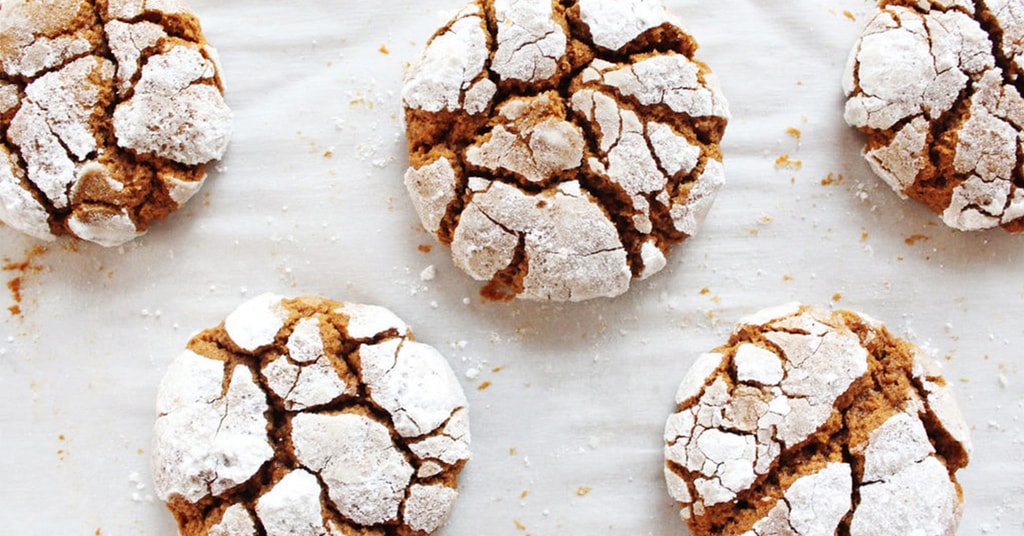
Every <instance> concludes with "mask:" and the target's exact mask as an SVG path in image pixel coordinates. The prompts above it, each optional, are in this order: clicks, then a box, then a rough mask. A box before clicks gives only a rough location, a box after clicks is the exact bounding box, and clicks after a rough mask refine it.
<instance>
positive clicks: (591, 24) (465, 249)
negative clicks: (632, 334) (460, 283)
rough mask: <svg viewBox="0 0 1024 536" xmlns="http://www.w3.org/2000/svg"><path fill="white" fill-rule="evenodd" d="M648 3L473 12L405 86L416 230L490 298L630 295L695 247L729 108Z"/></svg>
mask: <svg viewBox="0 0 1024 536" xmlns="http://www.w3.org/2000/svg"><path fill="white" fill-rule="evenodd" d="M696 49H697V44H696V43H695V42H694V40H693V38H692V37H691V36H690V35H689V34H687V33H686V31H685V30H684V29H683V28H682V25H681V23H680V22H679V21H678V19H677V18H676V17H675V16H674V15H672V14H671V13H669V12H668V11H667V10H666V8H665V7H664V5H663V4H662V3H661V1H660V0H625V1H621V0H565V1H560V2H558V1H551V0H478V1H477V2H474V3H471V4H469V5H468V6H466V7H465V8H463V9H462V11H461V12H460V13H459V14H458V15H457V16H456V17H455V19H454V20H452V21H451V22H449V23H448V25H446V26H445V27H444V28H442V29H441V30H439V31H438V32H437V33H436V34H435V35H434V37H433V38H432V39H431V40H430V42H429V43H428V45H427V47H426V50H425V51H424V53H423V55H422V57H421V58H420V59H419V60H418V61H416V62H415V63H414V64H413V65H412V67H411V68H410V70H409V72H408V73H407V75H406V80H405V86H404V89H403V101H404V104H405V108H406V126H407V136H408V142H409V158H410V168H409V170H408V172H407V173H406V177H405V182H406V186H407V187H408V189H409V193H410V195H411V197H412V201H413V204H414V206H415V208H416V210H417V212H418V214H419V216H420V219H421V221H422V223H423V226H424V228H425V229H426V230H427V231H428V232H430V233H432V234H434V235H435V236H436V237H437V238H438V240H439V241H441V242H442V243H444V244H447V245H449V246H450V247H451V250H452V257H453V260H454V262H455V264H456V265H457V266H458V267H459V268H460V269H462V270H463V271H465V272H466V273H467V274H469V275H470V276H472V277H473V278H474V279H476V280H478V281H482V282H486V285H485V286H484V288H483V290H482V292H481V293H482V294H483V296H485V297H486V298H488V299H492V300H511V299H513V298H517V297H519V298H526V299H532V300H543V301H583V300H588V299H592V298H597V297H613V296H617V295H620V294H622V293H624V292H626V291H627V290H628V288H629V285H630V282H631V281H632V280H633V279H643V278H646V277H649V276H651V275H652V274H654V273H656V272H658V271H660V270H661V269H662V268H664V267H665V265H666V257H665V255H666V254H667V253H668V251H669V250H670V248H671V247H672V246H673V245H675V244H677V243H679V242H681V241H683V240H684V239H686V238H687V237H689V236H691V235H693V234H695V233H696V232H697V230H698V228H699V227H700V225H701V223H702V222H703V220H704V217H705V215H706V214H707V212H708V210H709V209H710V208H711V204H712V202H713V200H714V197H715V195H716V194H717V192H718V190H719V189H720V187H721V186H722V184H723V175H724V173H723V169H722V164H721V160H722V155H721V151H720V150H719V146H718V144H719V142H720V140H721V138H722V136H723V134H724V131H725V127H726V123H727V121H728V117H729V112H728V105H727V103H726V101H725V98H724V97H723V96H722V94H721V92H720V91H719V89H718V82H717V79H716V78H715V76H714V75H713V74H712V73H711V72H710V70H709V69H708V68H707V66H705V65H704V64H703V63H701V62H699V61H697V60H695V59H694V52H695V51H696Z"/></svg>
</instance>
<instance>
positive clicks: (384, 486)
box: [152, 294, 470, 536]
mask: <svg viewBox="0 0 1024 536" xmlns="http://www.w3.org/2000/svg"><path fill="white" fill-rule="evenodd" d="M157 409H158V414H159V417H158V418H157V421H156V425H155V428H154V432H153V449H152V465H153V468H154V481H155V490H156V492H157V494H158V496H159V497H160V498H161V499H162V500H164V501H166V502H167V504H168V507H169V508H170V510H171V511H172V512H173V513H174V515H175V518H176V519H177V521H178V525H179V529H180V532H181V534H183V535H187V536H192V535H204V536H205V535H211V536H218V535H230V536H256V535H258V534H259V535H268V536H287V535H294V534H317V535H324V536H341V535H352V534H360V535H366V536H371V535H374V536H389V535H391V536H423V535H426V534H430V533H432V532H434V531H435V530H437V529H438V528H439V527H440V526H441V525H443V524H444V522H445V520H446V519H447V517H448V514H449V513H450V511H451V509H452V507H453V506H454V504H455V500H456V498H457V497H458V491H457V489H456V486H457V476H458V474H459V472H460V471H461V469H462V467H463V465H464V464H465V463H466V461H467V460H468V459H469V443H470V434H469V422H468V413H467V412H468V409H467V404H466V398H465V395H464V394H463V391H462V387H461V386H460V385H459V383H458V380H457V379H456V377H455V375H454V373H453V372H452V371H451V369H450V368H449V366H448V363H447V361H446V360H445V359H444V357H442V356H441V355H440V354H439V353H438V352H437V351H436V350H434V349H433V348H431V347H429V346H427V345H424V344H421V343H418V342H415V341H414V340H413V337H412V334H411V333H410V332H409V330H408V328H407V327H406V325H405V324H404V323H403V322H402V321H401V320H399V319H398V318H397V317H395V315H394V314H392V313H391V312H389V311H387V310H386V309H383V308H380V307H375V306H365V305H356V304H345V303H338V302H333V301H329V300H326V299H323V298H318V297H308V296H307V297H302V298H297V299H293V300H292V299H285V298H282V297H281V296H276V295H273V294H266V295H263V296H259V297H257V298H254V299H252V300H250V301H249V302H246V303H245V304H243V305H242V306H240V307H239V308H238V309H237V310H236V311H234V312H233V313H231V314H230V315H229V316H228V317H227V318H226V319H225V321H224V323H223V324H222V325H221V326H219V327H217V328H214V329H211V330H207V331H204V332H203V333H200V334H199V335H197V336H196V337H195V338H193V339H192V341H191V342H190V343H189V347H188V349H187V350H186V351H185V352H184V353H182V354H181V355H180V356H179V357H178V358H177V359H176V360H175V361H174V362H173V363H172V364H171V367H170V369H169V370H168V371H167V374H166V376H165V377H164V380H163V382H162V383H161V386H160V391H159V396H158V399H157Z"/></svg>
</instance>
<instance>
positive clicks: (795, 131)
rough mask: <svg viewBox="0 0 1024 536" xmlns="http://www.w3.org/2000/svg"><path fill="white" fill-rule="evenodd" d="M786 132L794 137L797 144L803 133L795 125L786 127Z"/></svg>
mask: <svg viewBox="0 0 1024 536" xmlns="http://www.w3.org/2000/svg"><path fill="white" fill-rule="evenodd" d="M786 134H789V135H790V136H792V137H794V138H796V142H797V143H798V144H799V143H800V139H801V138H802V137H803V133H802V132H800V129H799V128H796V127H789V128H787V129H786Z"/></svg>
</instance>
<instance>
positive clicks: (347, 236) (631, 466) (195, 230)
mask: <svg viewBox="0 0 1024 536" xmlns="http://www.w3.org/2000/svg"><path fill="white" fill-rule="evenodd" d="M191 4H192V7H193V8H194V10H195V11H196V12H197V13H198V14H199V15H200V17H201V19H202V21H203V26H204V30H205V32H206V35H207V37H208V39H209V40H210V42H211V43H213V44H214V45H215V46H216V47H217V48H218V49H219V51H220V54H221V59H222V62H223V67H224V70H225V72H224V74H225V81H226V84H227V88H228V90H227V91H228V102H229V104H230V105H231V106H232V107H233V109H234V111H235V119H236V123H235V135H234V139H233V142H232V145H231V148H230V149H229V152H228V155H227V157H226V158H225V159H224V161H223V162H222V163H221V164H220V165H218V166H217V168H216V170H214V171H213V172H212V174H211V178H210V180H209V182H208V183H207V185H206V186H205V187H204V189H203V191H202V192H201V193H200V194H199V195H198V196H197V197H196V198H195V199H194V200H193V201H192V202H191V204H190V205H188V206H187V207H186V208H185V209H183V210H182V211H180V212H179V213H177V214H175V215H173V216H172V217H171V218H170V219H169V220H167V221H165V222H162V223H160V224H158V225H156V226H155V228H154V229H153V230H152V231H151V232H150V233H149V234H148V235H146V236H145V237H143V238H141V239H139V240H137V241H135V242H133V243H131V244H129V245H127V246H125V247H122V248H120V249H114V250H104V249H102V248H99V247H96V246H93V245H90V244H70V243H68V242H66V241H58V242H56V243H54V244H49V245H46V246H45V248H46V249H45V251H44V252H42V253H41V254H39V255H38V256H35V257H34V258H32V260H31V266H32V268H30V269H28V270H23V271H22V270H8V271H6V272H5V273H4V274H3V275H5V276H6V279H12V278H15V277H18V276H23V279H22V289H21V292H22V296H21V298H22V301H21V303H20V307H21V309H22V314H21V315H7V314H6V313H3V314H4V318H3V319H2V321H0V475H2V476H0V527H2V528H0V533H3V534H12V535H36V534H61V535H65V534H66V535H96V534H102V535H145V536H168V535H173V534H175V533H176V532H175V525H174V521H173V518H172V517H171V515H170V513H168V512H167V511H166V509H165V508H164V506H163V504H162V503H160V502H159V501H158V500H156V499H155V498H154V497H153V495H152V485H151V481H150V476H149V473H150V471H149V463H148V456H149V440H150V431H151V427H152V422H153V418H154V409H153V404H154V397H155V393H156V386H157V384H158V382H159V380H160V378H161V376H162V374H163V371H164V369H165V367H166V366H167V364H168V363H169V362H170V361H171V360H172V359H173V358H174V356H175V355H176V354H177V353H178V352H179V351H180V350H181V349H182V348H183V347H184V345H185V343H186V341H187V340H188V338H189V337H190V336H191V335H192V334H193V333H194V332H196V331H199V330H201V329H204V328H207V327H211V326H214V325H216V324H217V323H219V322H220V321H221V320H222V319H223V318H224V316H225V315H226V314H227V313H229V312H230V311H231V310H232V309H234V307H235V306H237V305H238V304H239V303H241V302H242V301H243V300H245V299H247V298H249V297H253V296H255V295H257V294H259V293H262V292H266V291H273V292H278V293H282V294H287V295H298V294H304V293H312V294H321V295H324V296H328V297H331V298H333V299H337V300H346V301H355V302H364V303H373V304H379V305H383V306H387V307H389V308H391V309H392V310H394V311H395V312H396V313H398V314H399V315H400V316H401V317H402V318H403V319H404V320H406V321H407V322H408V323H409V324H410V325H411V326H412V327H413V329H414V331H415V333H416V335H417V337H418V339H419V340H421V341H423V342H426V343H429V344H432V345H435V346H436V347H438V348H439V349H441V350H442V351H443V352H444V353H445V354H446V355H447V356H448V357H449V359H450V360H451V363H452V366H453V367H454V368H455V370H456V373H457V374H458V375H459V377H460V378H461V379H462V380H463V382H464V386H465V389H466V391H467V393H468V395H469V398H470V402H471V425H472V432H473V447H474V448H473V450H474V459H473V461H472V462H471V463H470V464H469V465H468V466H467V468H466V470H465V471H464V472H463V476H462V479H461V483H462V485H461V493H462V496H461V498H460V500H459V502H458V504H457V506H456V509H455V511H454V512H453V515H452V518H451V520H450V523H449V524H448V526H447V527H446V528H445V529H443V530H442V531H441V532H440V534H442V535H444V536H455V535H478V534H493V535H506V534H507V535H515V534H527V533H529V534H533V535H582V534H587V535H595V534H621V535H654V536H668V535H674V534H687V530H686V528H685V526H684V525H683V523H682V522H680V521H679V519H678V517H677V514H676V509H675V508H674V505H673V504H672V502H671V500H670V499H669V498H668V495H667V492H666V491H665V485H664V483H663V480H662V472H661V471H662V469H661V468H662V463H663V462H662V460H663V458H662V439H661V437H662V429H663V426H664V422H665V419H666V417H667V416H668V414H669V412H670V411H671V409H672V397H673V394H674V392H675V390H676V387H677V385H678V383H679V382H680V380H681V379H682V377H683V375H684V374H685V372H686V370H687V368H688V367H689V365H690V364H691V363H692V361H693V359H694V358H695V357H696V356H697V355H698V354H699V353H701V352H703V351H706V350H709V349H711V348H713V347H715V346H717V345H719V344H722V343H724V342H725V340H726V339H727V337H728V333H729V332H730V331H731V329H732V324H733V323H734V322H735V321H736V320H738V319H739V318H740V317H741V316H743V315H746V314H749V313H753V312H755V311H757V310H759V309H761V308H764V307H768V306H774V305H779V304H781V303H784V302H788V301H793V300H799V301H803V302H807V303H816V304H822V305H830V304H831V305H832V306H835V307H843V308H851V309H855V310H860V311H863V312H865V313H868V314H870V315H872V316H874V317H876V318H878V319H880V320H883V321H885V322H886V323H887V324H888V326H889V327H890V329H891V330H892V331H893V332H894V333H896V334H897V335H900V336H904V337H907V338H910V339H911V340H913V341H915V342H917V343H918V344H920V345H922V346H924V347H925V348H927V349H928V350H929V351H930V352H932V353H933V354H935V355H936V357H938V358H939V359H940V361H942V362H943V364H944V366H945V373H946V377H947V379H948V380H949V381H950V382H951V383H953V384H954V385H955V388H956V392H957V394H958V396H959V400H960V402H961V405H962V407H963V409H964V411H965V414H966V416H967V418H968V420H969V421H970V423H971V424H972V425H973V428H974V430H973V432H974V442H975V445H976V449H975V454H974V459H973V462H972V464H971V466H970V467H969V468H968V469H967V470H965V471H962V472H961V473H960V478H961V482H962V483H963V485H964V493H965V495H966V500H967V507H966V511H965V515H964V520H963V524H962V526H961V530H960V534H1011V535H1012V534H1020V533H1022V532H1024V521H1022V519H1024V501H1022V500H1021V499H1020V497H1021V496H1022V494H1024V431H1022V423H1021V417H1022V416H1024V375H1022V374H1021V362H1022V360H1024V355H1022V350H1021V348H1022V347H1024V322H1022V321H1021V320H1020V318H1021V311H1022V310H1024V273H1022V269H1021V266H1022V265H1024V237H1014V236H1010V235H1008V234H1006V233H1004V232H1002V231H992V232H986V233H977V234H964V233H958V232H954V231H950V230H948V229H946V228H945V227H944V226H943V225H941V223H940V222H939V220H938V219H937V218H936V217H935V216H933V215H932V214H931V213H930V212H928V211H927V210H926V209H924V208H922V207H919V206H917V205H914V204H910V203H904V202H902V201H900V200H899V199H898V198H897V197H896V195H895V194H894V193H892V192H891V190H889V189H888V187H887V186H885V185H884V184H883V183H882V182H881V181H880V180H878V179H876V178H875V177H874V176H873V175H872V173H871V171H870V169H869V168H868V166H867V165H866V164H865V163H864V162H863V161H862V159H861V156H860V148H861V145H862V142H863V140H862V138H861V136H860V135H858V134H857V133H856V132H853V131H852V130H851V129H849V128H847V127H846V126H845V125H844V123H843V121H842V105H843V97H842V94H841V91H840V85H839V81H840V74H841V71H842V67H843V65H844V64H845V62H846V57H847V54H848V51H849V49H850V47H851V46H852V45H853V43H854V41H855V39H856V36H857V34H858V32H859V30H860V27H861V26H862V25H863V24H864V23H865V22H866V19H867V14H868V13H869V11H870V10H871V9H872V7H873V5H872V4H871V3H870V2H868V1H865V0H832V1H824V0H790V1H786V2H782V1H775V0H733V1H729V2H699V1H695V0H670V1H669V2H668V4H669V5H670V7H671V8H672V9H673V10H674V11H675V12H676V13H677V14H679V15H680V16H681V17H682V18H683V20H684V21H685V22H686V24H687V27H688V28H689V30H690V31H691V33H692V34H693V35H694V36H695V37H696V38H697V39H698V41H699V42H700V44H701V50H700V51H699V54H698V57H699V58H700V59H702V60H704V61H705V62H707V63H708V64H709V65H710V66H711V67H712V69H713V70H714V71H715V72H717V73H718V75H719V77H720V79H721V82H722V85H723V89H724V91H725V92H726V95H727V96H728V98H729V100H730V102H731V104H732V111H733V115H734V119H733V121H732V123H731V124H730V126H729V130H728V132H727V134H726V138H725V141H724V144H723V151H724V153H725V164H726V168H727V180H728V181H729V182H728V185H727V186H726V188H725V189H724V190H723V192H722V193H721V195H720V197H719V199H718V202H717V204H716V205H715V208H714V209H713V210H712V212H711V214H710V217H709V220H708V223H707V225H706V227H705V229H704V231H703V232H702V234H701V235H699V236H698V237H696V238H694V239H691V240H689V241H688V242H686V243H684V244H683V245H681V246H679V247H677V248H676V249H675V250H674V252H673V253H672V255H671V256H670V258H669V268H668V269H666V271H664V272H663V273H661V274H659V275H657V276H655V277H654V278H652V279H650V280H648V281H645V282H642V283H639V284H636V286H635V288H634V289H633V290H631V291H630V292H629V293H628V294H627V295H625V296H623V297H621V298H619V299H616V300H611V301H608V300H603V301H595V302H590V303H586V304H582V305H538V304H531V303H513V304H491V303H484V302H482V301H481V300H480V299H479V298H478V296H477V289H478V286H477V285H476V284H475V283H474V282H472V281H471V280H469V278H468V277H466V276H465V275H463V274H462V273H461V272H459V271H458V270H457V269H456V268H454V267H453V265H452V264H451V262H450V259H449V257H448V250H447V249H446V248H444V247H441V246H437V245H436V244H435V243H434V241H433V239H432V238H431V237H430V236H428V235H427V234H425V233H424V232H423V231H422V230H421V229H420V228H419V225H418V222H417V220H416V216H415V214H414V211H413V209H412V206H411V204H410V202H409V201H408V199H407V197H406V193H405V190H404V187H403V185H402V180H401V176H402V173H403V172H404V169H405V166H406V158H405V153H404V150H405V147H404V143H405V142H404V137H403V130H402V122H401V116H402V114H401V104H400V99H399V91H400V85H401V77H402V72H403V68H404V67H405V66H406V64H407V63H408V62H409V61H411V60H412V59H413V58H414V57H415V55H417V54H418V53H419V51H420V50H421V49H422V47H423V45H424V43H425V42H426V40H427V38H428V37H429V36H430V34H431V33H432V32H433V30H434V29H435V28H437V27H438V26H439V25H441V24H442V23H443V22H444V21H445V20H446V19H447V18H448V17H449V16H450V15H451V14H452V13H453V12H454V11H455V10H456V9H457V8H458V7H460V2H459V0H424V1H418V2H407V1H400V0H376V1H374V2H355V1H352V0H335V1H327V2H324V1H310V0H302V1H299V0H291V1H273V2H270V1H264V2H242V1H237V0H216V1H215V0H192V2H191ZM794 129H795V130H794ZM797 131H799V137H798V136H796V134H797ZM784 155H788V160H787V159H785V158H784V159H783V160H782V161H780V162H779V164H782V165H779V164H777V161H778V160H779V159H780V157H783V156H784ZM786 162H789V164H788V165H786ZM39 244H40V243H38V242H36V241H34V240H32V239H29V238H25V237H22V236H20V235H18V234H17V233H15V232H14V231H12V230H10V229H8V228H0V256H2V257H4V258H6V259H8V262H9V263H18V262H20V261H23V260H25V259H26V258H27V256H28V252H29V251H31V250H32V249H33V247H35V246H37V245H39ZM421 245H425V246H430V251H429V252H422V251H420V249H419V248H418V246H421ZM424 249H426V248H424ZM431 266H433V267H434V269H433V272H434V274H436V275H435V276H434V277H433V278H431V277H430V273H429V272H430V270H427V269H428V267H431ZM425 270H427V272H428V273H426V274H424V271H425ZM0 305H2V306H3V308H6V307H7V306H8V305H14V297H13V293H8V294H6V295H0ZM2 311H3V309H2V308H0V312H2ZM484 386H489V387H487V388H484Z"/></svg>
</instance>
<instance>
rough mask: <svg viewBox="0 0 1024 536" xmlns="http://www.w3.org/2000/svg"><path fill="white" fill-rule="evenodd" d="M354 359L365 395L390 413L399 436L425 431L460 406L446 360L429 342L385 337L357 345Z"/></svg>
mask: <svg viewBox="0 0 1024 536" xmlns="http://www.w3.org/2000/svg"><path fill="white" fill-rule="evenodd" d="M359 362H360V369H361V372H362V378H361V379H362V381H363V383H364V384H365V385H366V387H367V390H368V392H369V394H370V397H371V398H372V399H373V400H374V402H375V403H376V404H378V405H380V406H381V407H382V408H384V409H385V410H386V411H387V412H388V413H389V414H390V415H391V419H392V422H393V423H394V426H395V430H396V431H397V432H398V433H399V434H400V435H401V436H402V437H407V438H415V437H421V436H423V435H425V434H428V433H431V432H433V431H434V430H437V429H438V428H440V427H441V426H442V425H443V424H444V423H445V422H447V421H448V419H449V418H451V416H452V415H453V414H454V413H455V411H456V410H457V409H459V408H461V407H464V406H465V405H466V397H465V394H463V391H462V388H461V386H460V385H459V382H458V379H457V378H456V377H455V374H454V373H453V372H452V370H451V368H450V367H449V366H448V362H447V361H446V360H445V359H444V357H443V356H441V354H440V353H438V352H437V350H435V349H434V348H432V347H430V346H427V345H425V344H421V343H417V342H412V341H408V340H405V339H389V340H387V341H385V342H383V343H380V344H373V345H363V346H362V347H360V349H359Z"/></svg>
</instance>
